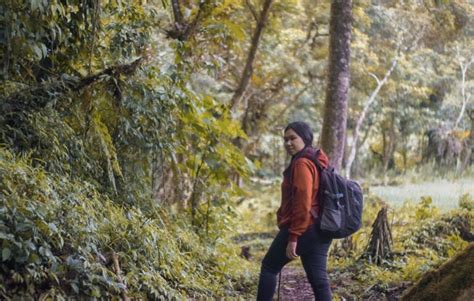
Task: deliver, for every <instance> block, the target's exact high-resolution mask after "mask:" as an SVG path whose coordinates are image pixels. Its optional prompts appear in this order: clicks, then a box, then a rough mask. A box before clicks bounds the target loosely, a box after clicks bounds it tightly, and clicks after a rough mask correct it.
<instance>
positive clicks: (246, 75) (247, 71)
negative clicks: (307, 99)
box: [230, 0, 272, 111]
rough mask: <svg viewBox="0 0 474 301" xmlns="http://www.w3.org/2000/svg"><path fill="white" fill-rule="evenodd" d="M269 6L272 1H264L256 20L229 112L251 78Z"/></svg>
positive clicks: (235, 104) (237, 102)
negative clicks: (245, 60)
mask: <svg viewBox="0 0 474 301" xmlns="http://www.w3.org/2000/svg"><path fill="white" fill-rule="evenodd" d="M271 4H272V0H265V2H264V3H263V9H262V11H261V13H260V17H259V18H258V22H257V27H256V28H255V32H254V34H253V37H252V44H251V46H250V50H249V53H248V56H247V62H246V63H245V67H244V70H243V72H242V76H241V77H240V82H239V85H238V87H237V89H236V91H235V93H234V95H233V96H232V99H231V102H230V110H231V111H234V110H235V109H236V107H237V105H238V104H239V102H240V99H241V98H242V95H243V94H244V92H245V90H246V89H247V86H248V84H249V81H250V77H251V76H252V73H253V67H252V66H253V61H254V60H255V56H256V54H257V49H258V43H259V42H260V37H261V36H262V32H263V29H264V27H265V24H266V23H267V19H268V15H269V12H270V6H271Z"/></svg>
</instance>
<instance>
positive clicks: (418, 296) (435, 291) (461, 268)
mask: <svg viewBox="0 0 474 301" xmlns="http://www.w3.org/2000/svg"><path fill="white" fill-rule="evenodd" d="M472 267H474V243H471V244H470V245H469V246H467V247H466V249H464V251H462V252H461V253H460V254H458V255H457V256H456V257H454V258H453V259H451V260H450V261H448V262H447V263H445V264H444V265H442V266H441V267H440V268H439V269H437V270H435V271H431V272H428V273H426V274H425V275H424V276H423V277H422V278H421V279H420V280H419V281H418V282H417V283H415V285H414V286H412V287H411V288H409V289H408V290H407V291H406V292H405V294H404V295H403V296H402V298H401V300H405V301H408V300H416V301H423V300H427V301H428V300H430V301H436V300H440V301H441V300H457V299H459V298H460V297H461V296H462V295H464V294H465V292H466V291H472V289H473V286H474V271H473V268H472Z"/></svg>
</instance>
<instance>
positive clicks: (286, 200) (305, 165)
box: [277, 150, 329, 241]
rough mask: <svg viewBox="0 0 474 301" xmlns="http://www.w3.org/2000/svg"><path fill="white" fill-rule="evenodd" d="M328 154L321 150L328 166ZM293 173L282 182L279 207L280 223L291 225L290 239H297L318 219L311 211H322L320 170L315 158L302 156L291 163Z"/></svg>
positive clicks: (320, 157) (321, 156)
mask: <svg viewBox="0 0 474 301" xmlns="http://www.w3.org/2000/svg"><path fill="white" fill-rule="evenodd" d="M328 161H329V160H328V157H327V156H326V154H325V153H324V152H323V151H322V150H320V155H319V162H320V163H321V165H322V166H323V167H327V166H328ZM290 168H291V169H290V172H291V179H292V181H291V182H292V183H291V184H290V177H289V176H285V177H284V178H283V183H282V184H281V205H280V208H279V209H278V211H277V221H278V227H279V228H282V227H283V226H287V225H288V226H289V230H288V231H289V233H290V235H289V238H288V241H297V239H298V237H299V236H301V234H303V233H304V232H305V231H306V229H308V227H309V226H310V225H312V224H313V223H314V219H313V216H312V214H311V212H312V211H313V212H314V211H315V212H316V213H317V214H319V213H320V206H319V199H318V198H317V194H318V189H319V173H318V170H317V168H316V165H314V163H313V162H311V159H308V158H305V157H300V158H297V159H295V161H294V162H292V163H291V167H290Z"/></svg>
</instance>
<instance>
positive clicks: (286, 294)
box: [275, 266, 314, 301]
mask: <svg viewBox="0 0 474 301" xmlns="http://www.w3.org/2000/svg"><path fill="white" fill-rule="evenodd" d="M277 296H278V286H277V292H275V299H276V298H277ZM280 300H281V301H289V300H314V295H313V290H312V289H311V285H310V284H309V283H308V280H307V279H306V274H305V272H304V269H303V268H302V267H301V266H286V267H284V268H283V270H282V274H281V287H280Z"/></svg>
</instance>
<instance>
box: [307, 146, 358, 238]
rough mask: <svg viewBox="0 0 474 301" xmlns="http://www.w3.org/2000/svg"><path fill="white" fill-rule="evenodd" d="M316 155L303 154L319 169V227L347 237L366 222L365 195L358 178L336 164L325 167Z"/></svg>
mask: <svg viewBox="0 0 474 301" xmlns="http://www.w3.org/2000/svg"><path fill="white" fill-rule="evenodd" d="M319 154H320V152H319V150H318V151H317V152H316V156H303V157H306V158H308V159H310V160H311V161H312V162H313V163H314V164H315V165H316V167H317V169H318V172H319V190H318V198H319V202H320V208H321V210H320V215H319V216H318V217H316V222H317V223H318V224H319V228H320V229H321V231H323V232H324V233H325V234H327V236H329V237H331V238H345V237H348V236H350V235H351V234H353V233H354V232H356V231H357V230H359V229H360V227H361V226H362V207H363V202H364V197H363V195H362V189H361V188H360V185H359V184H358V183H357V182H356V181H352V180H349V179H346V178H344V177H343V176H341V175H339V174H337V173H336V171H335V170H334V168H332V167H327V168H325V167H323V166H322V165H321V163H320V162H319V160H318V158H319Z"/></svg>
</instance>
